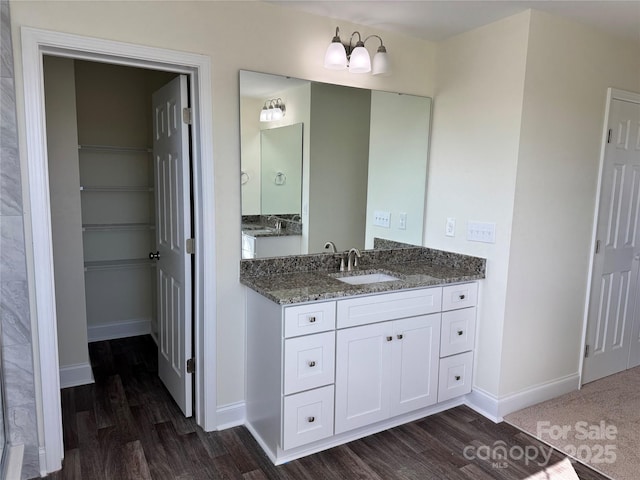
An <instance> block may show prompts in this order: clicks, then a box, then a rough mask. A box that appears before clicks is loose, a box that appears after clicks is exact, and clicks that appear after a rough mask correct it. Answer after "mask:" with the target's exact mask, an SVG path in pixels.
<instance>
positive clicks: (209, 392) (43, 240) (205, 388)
mask: <svg viewBox="0 0 640 480" xmlns="http://www.w3.org/2000/svg"><path fill="white" fill-rule="evenodd" d="M20 33H21V47H22V80H23V85H22V86H23V90H24V97H23V99H24V127H25V128H24V138H25V144H26V150H25V152H24V155H25V157H26V164H27V169H26V174H27V177H26V182H27V187H28V188H27V192H28V200H29V204H30V215H29V216H28V223H27V224H26V226H25V230H26V235H27V237H28V238H30V241H29V242H28V245H29V246H30V250H31V251H30V255H29V258H30V259H32V261H33V268H32V275H31V277H30V285H29V288H30V291H33V293H34V299H33V301H34V310H33V314H34V315H33V325H34V331H35V338H34V348H36V349H37V350H38V351H39V356H38V365H37V368H36V371H37V372H38V373H37V375H36V383H37V384H38V385H39V388H38V389H37V391H39V392H40V395H39V401H40V402H41V405H42V409H41V411H40V412H41V413H40V415H39V418H38V420H39V424H40V425H41V437H40V440H41V445H42V448H41V470H42V471H43V472H53V471H56V470H59V469H60V466H61V460H62V458H63V451H64V448H63V445H62V438H63V434H62V433H63V432H62V421H61V418H62V412H61V408H60V381H59V373H60V371H59V359H58V350H59V349H58V342H57V337H58V336H57V323H58V320H57V316H56V302H55V295H54V294H55V288H54V284H55V282H54V265H53V252H52V229H51V208H50V196H49V177H48V158H47V132H46V128H45V126H46V118H45V108H44V107H45V98H44V78H43V71H42V69H43V65H42V63H43V56H44V55H52V56H57V57H65V58H73V59H82V60H91V61H98V62H104V63H111V64H119V65H127V66H132V67H140V68H149V69H153V70H161V71H171V72H176V73H180V74H184V75H187V77H188V82H189V88H190V93H191V104H192V108H193V111H192V126H191V128H192V139H191V143H190V147H191V158H192V172H193V178H192V180H193V185H192V187H193V200H194V206H193V210H192V213H193V231H194V235H195V238H194V248H195V254H194V255H193V257H194V275H193V282H194V289H193V295H194V299H195V301H194V313H193V317H194V325H195V330H194V332H193V336H194V349H195V351H194V353H195V359H196V372H195V375H194V380H195V395H196V396H195V399H194V405H195V412H194V413H195V417H196V423H197V424H198V425H199V426H201V427H202V428H203V429H204V430H205V431H212V430H214V429H216V428H217V425H218V422H217V411H216V324H217V312H216V281H215V278H216V229H215V210H216V209H215V203H216V202H215V194H214V193H215V192H214V181H213V179H214V176H215V168H214V167H215V162H214V159H215V155H214V149H213V138H212V131H213V125H212V119H213V105H212V98H211V93H212V73H211V59H210V57H207V56H205V55H200V54H196V53H189V52H181V51H175V50H170V49H165V48H157V47H149V46H145V45H137V44H132V43H126V42H119V41H114V40H105V39H99V38H92V37H86V36H82V35H74V34H69V33H62V32H52V31H47V30H42V29H37V28H31V27H22V28H21V32H20ZM205 319H206V321H205Z"/></svg>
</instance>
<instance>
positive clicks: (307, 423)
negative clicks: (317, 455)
mask: <svg viewBox="0 0 640 480" xmlns="http://www.w3.org/2000/svg"><path fill="white" fill-rule="evenodd" d="M283 409H284V411H283V415H282V417H283V428H282V449H283V450H288V449H289V448H294V447H299V446H300V445H304V444H306V443H311V442H315V441H316V440H320V439H322V438H327V437H330V436H331V435H333V385H328V386H326V387H323V388H318V389H315V390H309V391H308V392H302V393H298V394H296V395H290V396H288V397H285V398H284V405H283Z"/></svg>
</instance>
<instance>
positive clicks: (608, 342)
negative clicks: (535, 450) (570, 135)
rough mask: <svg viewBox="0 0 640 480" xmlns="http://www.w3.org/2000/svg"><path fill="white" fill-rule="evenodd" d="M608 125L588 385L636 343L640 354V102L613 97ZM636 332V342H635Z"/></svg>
mask: <svg viewBox="0 0 640 480" xmlns="http://www.w3.org/2000/svg"><path fill="white" fill-rule="evenodd" d="M608 125H609V139H608V143H607V145H606V146H605V157H604V165H603V172H602V186H601V195H600V207H599V210H598V211H599V214H598V226H597V241H598V248H597V249H596V254H595V256H594V260H593V261H594V264H593V281H592V285H591V296H590V302H589V316H588V323H587V345H588V355H587V356H586V358H585V361H584V370H583V382H584V383H586V382H590V381H593V380H596V379H598V378H601V377H604V376H607V375H611V374H613V373H616V372H620V371H622V370H625V369H626V368H628V366H629V358H630V357H629V355H630V351H631V345H632V344H633V343H635V347H634V348H635V349H636V352H638V350H637V349H638V345H637V342H638V339H637V337H638V328H639V327H638V325H637V324H638V322H637V320H635V322H634V319H637V317H638V315H637V314H636V310H637V308H636V300H637V299H638V287H639V286H640V285H639V284H638V269H639V264H640V241H639V240H640V239H639V236H640V232H639V231H638V226H639V225H638V214H639V207H640V136H639V134H640V104H639V103H634V102H631V101H623V100H619V99H616V98H614V99H612V101H611V106H610V110H609V119H608ZM634 323H635V326H634ZM632 331H634V332H635V336H636V340H635V342H632V341H631V338H632ZM638 355H640V352H639V353H638Z"/></svg>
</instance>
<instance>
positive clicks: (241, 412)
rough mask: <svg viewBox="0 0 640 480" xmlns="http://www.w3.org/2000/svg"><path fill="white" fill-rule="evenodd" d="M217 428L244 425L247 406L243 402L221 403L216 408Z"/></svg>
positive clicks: (223, 428) (222, 428)
mask: <svg viewBox="0 0 640 480" xmlns="http://www.w3.org/2000/svg"><path fill="white" fill-rule="evenodd" d="M216 419H217V422H218V426H217V427H216V429H217V430H225V429H227V428H232V427H237V426H240V425H244V424H245V422H246V420H247V408H246V404H245V403H244V402H237V403H231V404H229V405H223V406H221V407H218V408H217V410H216Z"/></svg>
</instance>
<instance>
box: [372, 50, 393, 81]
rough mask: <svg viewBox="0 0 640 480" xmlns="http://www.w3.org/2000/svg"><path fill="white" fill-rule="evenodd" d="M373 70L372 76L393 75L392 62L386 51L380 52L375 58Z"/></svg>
mask: <svg viewBox="0 0 640 480" xmlns="http://www.w3.org/2000/svg"><path fill="white" fill-rule="evenodd" d="M371 70H372V71H371V74H372V75H389V74H391V62H390V61H389V55H388V54H387V52H386V51H384V52H381V51H380V50H378V53H376V54H375V55H374V56H373V68H372V69H371Z"/></svg>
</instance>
